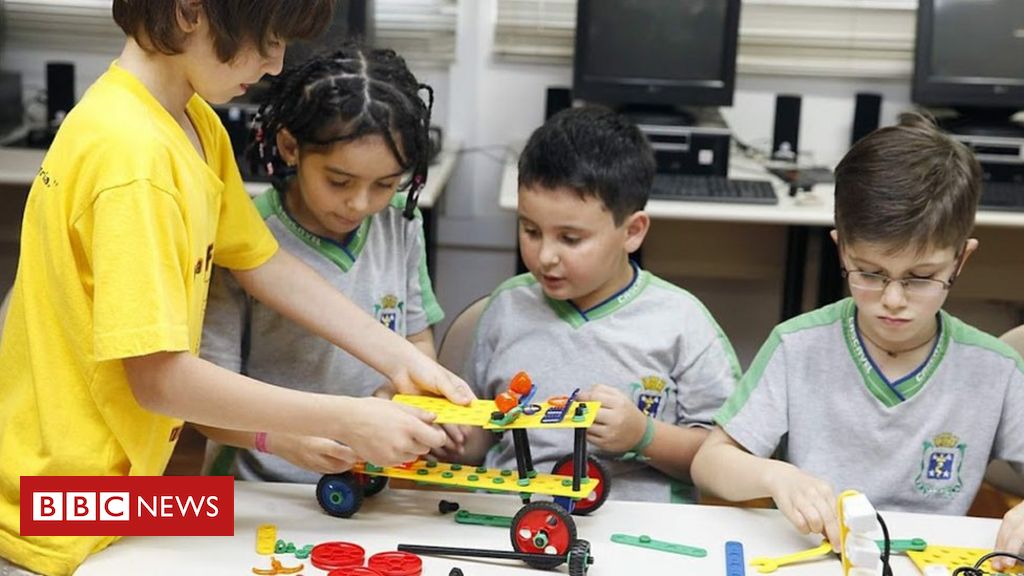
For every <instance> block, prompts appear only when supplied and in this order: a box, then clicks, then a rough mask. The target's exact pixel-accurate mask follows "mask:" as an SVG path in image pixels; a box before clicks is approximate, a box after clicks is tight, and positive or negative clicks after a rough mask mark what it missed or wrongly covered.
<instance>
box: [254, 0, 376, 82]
mask: <svg viewBox="0 0 1024 576" xmlns="http://www.w3.org/2000/svg"><path fill="white" fill-rule="evenodd" d="M350 40H354V41H358V42H360V43H362V44H364V45H366V46H372V45H373V41H374V0H339V1H338V2H336V3H335V5H334V17H333V19H332V20H331V23H330V24H329V25H328V26H327V29H326V30H325V31H324V33H323V34H321V35H320V36H319V37H317V38H315V39H313V40H308V41H296V42H290V43H289V44H288V47H287V49H286V50H285V53H284V69H285V70H287V69H289V68H292V67H295V66H299V65H301V64H302V63H303V62H305V61H306V60H308V59H309V58H310V56H312V55H313V54H316V53H319V52H325V51H329V50H331V49H332V48H338V47H340V46H341V45H342V44H344V43H346V42H348V41H350ZM269 86H270V82H269V79H268V78H264V79H263V80H262V81H260V82H258V83H257V84H255V85H253V86H251V87H250V88H249V90H248V92H247V93H246V95H245V96H242V97H241V98H240V99H238V102H252V101H258V100H260V99H261V98H262V96H263V94H264V93H265V91H266V90H267V89H268V88H269Z"/></svg>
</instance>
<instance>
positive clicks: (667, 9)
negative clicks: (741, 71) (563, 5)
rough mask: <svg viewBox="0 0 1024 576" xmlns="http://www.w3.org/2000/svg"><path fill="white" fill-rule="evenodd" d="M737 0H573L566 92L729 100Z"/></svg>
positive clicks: (597, 97) (672, 102) (614, 100)
mask: <svg viewBox="0 0 1024 576" xmlns="http://www.w3.org/2000/svg"><path fill="white" fill-rule="evenodd" d="M739 20H740V0H685V1H683V0H627V1H623V0H579V2H578V3H577V9H576V52H575V58H574V61H573V97H574V98H579V99H582V100H585V101H588V102H594V103H600V104H605V105H609V106H615V107H633V106H640V107H643V106H647V107H657V108H663V109H669V108H680V107H685V106H729V105H731V104H732V95H733V87H734V84H735V78H736V42H737V37H738V33H739Z"/></svg>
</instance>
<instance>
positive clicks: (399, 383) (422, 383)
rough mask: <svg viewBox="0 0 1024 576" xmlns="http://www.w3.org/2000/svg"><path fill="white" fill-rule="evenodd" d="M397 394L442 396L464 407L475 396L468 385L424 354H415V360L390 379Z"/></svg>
mask: <svg viewBox="0 0 1024 576" xmlns="http://www.w3.org/2000/svg"><path fill="white" fill-rule="evenodd" d="M391 383H392V384H393V385H394V387H395V390H397V391H398V393H399V394H421V393H423V392H427V393H429V394H434V395H437V396H444V397H445V398H447V399H449V400H451V401H452V402H454V403H456V404H459V405H462V406H466V405H468V404H469V403H470V402H472V401H473V400H474V399H475V398H476V395H474V394H473V391H472V390H470V388H469V384H466V382H465V381H464V380H463V379H462V378H459V377H458V376H456V375H455V374H453V373H452V372H450V371H449V370H448V369H447V368H444V367H443V366H441V365H440V364H438V363H437V362H435V361H434V360H432V359H431V358H429V357H428V356H427V355H426V354H422V353H419V352H417V355H416V359H415V361H414V362H412V363H411V364H408V365H406V366H404V367H403V368H402V369H400V370H399V373H398V374H397V375H395V376H394V377H393V378H392V379H391Z"/></svg>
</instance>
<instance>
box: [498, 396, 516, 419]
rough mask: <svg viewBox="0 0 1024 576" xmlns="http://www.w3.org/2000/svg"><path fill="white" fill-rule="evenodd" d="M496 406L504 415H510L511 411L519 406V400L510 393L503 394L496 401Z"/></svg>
mask: <svg viewBox="0 0 1024 576" xmlns="http://www.w3.org/2000/svg"><path fill="white" fill-rule="evenodd" d="M494 405H495V406H496V407H497V408H498V410H501V413H502V414H508V412H509V410H511V409H513V408H515V407H516V406H518V405H519V398H516V397H515V396H513V395H512V394H511V393H510V392H502V393H501V394H498V396H497V397H496V398H495V399H494Z"/></svg>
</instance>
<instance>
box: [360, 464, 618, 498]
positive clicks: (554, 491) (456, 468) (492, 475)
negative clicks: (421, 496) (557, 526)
mask: <svg viewBox="0 0 1024 576" xmlns="http://www.w3.org/2000/svg"><path fill="white" fill-rule="evenodd" d="M353 470H354V471H355V472H361V473H363V474H367V475H370V476H387V477H388V478H403V479H405V480H413V481H415V482H428V483H430V484H439V485H443V486H458V487H460V488H469V489H476V490H491V491H495V492H528V493H530V494H549V495H551V496H566V497H569V498H574V499H583V498H586V497H587V496H589V495H590V493H591V492H593V491H594V488H597V485H598V483H599V482H600V481H599V480H598V479H597V478H587V479H584V481H583V482H582V483H581V484H580V489H579V491H573V489H572V476H562V475H558V474H540V473H538V474H536V475H535V476H534V477H533V478H527V479H526V483H525V484H520V483H519V475H518V473H517V472H515V471H513V470H500V469H498V468H483V467H476V466H465V465H461V464H446V463H443V462H433V463H431V462H427V461H424V460H417V461H416V462H414V463H413V464H410V465H409V466H391V467H387V468H378V467H371V466H367V465H366V464H358V465H356V466H355V468H354V469H353Z"/></svg>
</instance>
